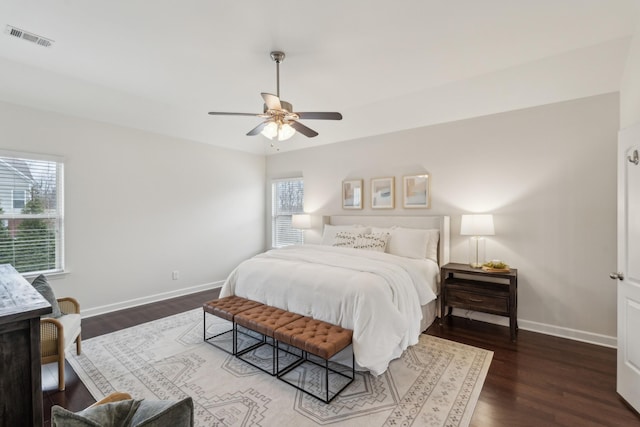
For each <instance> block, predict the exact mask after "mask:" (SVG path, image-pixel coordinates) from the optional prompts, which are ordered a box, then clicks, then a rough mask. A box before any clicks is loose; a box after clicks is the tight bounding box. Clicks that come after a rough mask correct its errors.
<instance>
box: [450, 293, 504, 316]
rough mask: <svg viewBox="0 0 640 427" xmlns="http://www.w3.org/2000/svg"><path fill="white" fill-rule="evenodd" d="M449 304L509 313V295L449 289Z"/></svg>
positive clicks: (489, 311)
mask: <svg viewBox="0 0 640 427" xmlns="http://www.w3.org/2000/svg"><path fill="white" fill-rule="evenodd" d="M446 299H447V305H449V306H451V307H457V308H464V309H467V310H474V311H484V312H487V313H493V314H502V315H504V314H509V296H508V295H505V296H504V297H502V296H495V295H483V294H480V293H476V292H467V291H463V290H460V289H447V291H446Z"/></svg>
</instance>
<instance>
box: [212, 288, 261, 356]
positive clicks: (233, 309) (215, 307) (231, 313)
mask: <svg viewBox="0 0 640 427" xmlns="http://www.w3.org/2000/svg"><path fill="white" fill-rule="evenodd" d="M260 306H264V304H262V303H259V302H256V301H252V300H248V299H246V298H242V297H238V296H235V295H232V296H229V297H224V298H219V299H214V300H211V301H208V302H205V303H204V304H203V305H202V310H203V316H204V318H203V320H204V331H203V338H204V340H205V341H206V342H208V343H209V344H211V345H213V346H214V347H217V348H219V349H220V350H222V351H225V352H227V353H230V354H233V355H234V356H235V354H236V353H237V351H238V350H237V341H238V340H237V336H236V335H237V333H236V327H235V321H234V320H235V317H236V316H237V315H238V314H239V313H242V312H244V311H246V310H249V309H252V308H256V307H260ZM207 313H209V314H212V315H214V316H216V317H220V318H222V319H225V320H228V321H230V322H231V323H232V328H231V329H229V330H228V331H224V332H221V333H219V334H215V335H212V336H210V337H208V338H207ZM229 332H231V334H232V344H231V346H232V347H231V351H229V350H227V349H226V348H224V347H222V346H221V345H219V344H217V343H216V342H215V340H214V338H217V337H220V336H222V335H225V334H228V333H229Z"/></svg>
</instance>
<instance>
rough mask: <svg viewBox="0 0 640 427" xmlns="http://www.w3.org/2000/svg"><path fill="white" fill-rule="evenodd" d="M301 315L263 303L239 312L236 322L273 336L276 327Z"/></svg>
mask: <svg viewBox="0 0 640 427" xmlns="http://www.w3.org/2000/svg"><path fill="white" fill-rule="evenodd" d="M301 317H302V316H301V315H299V314H295V313H291V312H289V311H286V310H282V309H279V308H276V307H271V306H269V305H263V306H259V307H254V308H251V309H249V310H246V311H243V312H242V313H238V314H237V315H236V317H235V322H236V324H238V325H240V326H244V327H245V328H247V329H251V330H252V331H256V332H259V333H261V334H262V335H266V336H268V337H271V338H273V333H274V332H275V331H276V329H278V328H280V327H282V326H284V325H286V324H288V323H290V322H293V321H294V320H297V319H300V318H301Z"/></svg>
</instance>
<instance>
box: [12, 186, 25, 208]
mask: <svg viewBox="0 0 640 427" xmlns="http://www.w3.org/2000/svg"><path fill="white" fill-rule="evenodd" d="M11 193H12V194H13V197H12V199H13V209H22V208H24V205H25V203H26V202H27V192H26V191H24V190H12V191H11Z"/></svg>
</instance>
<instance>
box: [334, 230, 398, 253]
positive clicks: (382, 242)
mask: <svg viewBox="0 0 640 427" xmlns="http://www.w3.org/2000/svg"><path fill="white" fill-rule="evenodd" d="M388 240H389V233H368V234H362V233H358V232H353V231H339V232H337V233H336V237H335V240H334V242H333V246H339V247H342V248H354V249H365V250H369V251H377V252H384V250H385V248H386V247H387V241H388Z"/></svg>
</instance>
